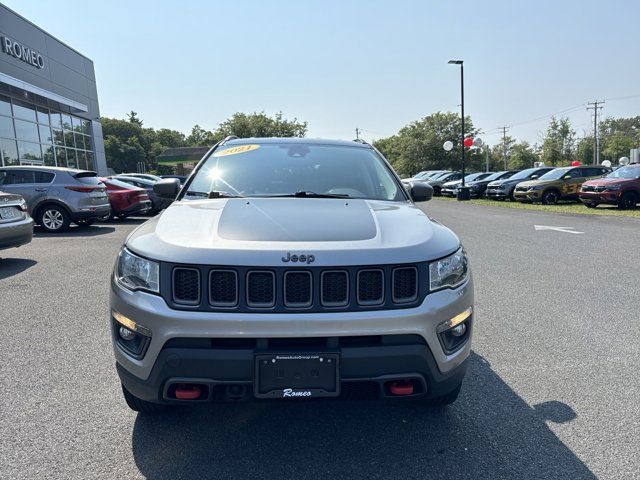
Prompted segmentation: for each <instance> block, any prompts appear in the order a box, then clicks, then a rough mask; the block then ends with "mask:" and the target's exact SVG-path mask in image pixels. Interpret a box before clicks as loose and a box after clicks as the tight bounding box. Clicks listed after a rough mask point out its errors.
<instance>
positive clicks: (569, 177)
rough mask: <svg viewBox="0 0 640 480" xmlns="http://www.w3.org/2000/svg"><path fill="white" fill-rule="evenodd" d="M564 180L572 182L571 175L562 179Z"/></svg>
mask: <svg viewBox="0 0 640 480" xmlns="http://www.w3.org/2000/svg"><path fill="white" fill-rule="evenodd" d="M562 179H563V180H571V175H565V176H564V177H562Z"/></svg>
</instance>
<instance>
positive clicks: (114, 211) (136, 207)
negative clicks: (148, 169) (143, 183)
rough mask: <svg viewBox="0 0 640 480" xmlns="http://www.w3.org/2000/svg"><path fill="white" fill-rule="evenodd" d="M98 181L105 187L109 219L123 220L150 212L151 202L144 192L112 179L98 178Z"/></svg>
mask: <svg viewBox="0 0 640 480" xmlns="http://www.w3.org/2000/svg"><path fill="white" fill-rule="evenodd" d="M100 181H101V182H102V183H104V184H105V185H106V186H107V195H108V196H109V203H110V204H111V215H110V216H111V218H115V217H119V218H124V217H128V216H129V215H133V214H135V213H146V212H148V211H149V210H151V200H150V199H149V194H148V193H147V191H146V190H144V189H142V188H138V187H134V186H133V185H129V184H128V183H125V182H121V181H120V180H116V179H114V178H100Z"/></svg>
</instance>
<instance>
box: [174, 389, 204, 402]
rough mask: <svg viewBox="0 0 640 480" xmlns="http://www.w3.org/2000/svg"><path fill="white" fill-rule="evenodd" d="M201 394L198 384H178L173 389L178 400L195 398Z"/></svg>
mask: <svg viewBox="0 0 640 480" xmlns="http://www.w3.org/2000/svg"><path fill="white" fill-rule="evenodd" d="M201 394H202V389H201V388H200V385H180V386H179V387H176V391H175V395H176V398H177V399H178V400H197V399H198V398H200V395H201Z"/></svg>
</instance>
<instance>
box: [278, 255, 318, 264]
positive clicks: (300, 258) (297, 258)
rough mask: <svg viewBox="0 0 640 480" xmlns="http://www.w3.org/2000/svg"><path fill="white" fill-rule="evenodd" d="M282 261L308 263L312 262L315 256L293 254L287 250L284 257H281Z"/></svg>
mask: <svg viewBox="0 0 640 480" xmlns="http://www.w3.org/2000/svg"><path fill="white" fill-rule="evenodd" d="M282 261H283V262H284V263H289V262H292V263H296V262H299V263H306V264H307V265H309V264H310V263H313V262H315V261H316V257H315V256H313V255H305V254H304V253H303V254H300V255H294V254H291V252H287V254H286V255H285V256H284V257H282Z"/></svg>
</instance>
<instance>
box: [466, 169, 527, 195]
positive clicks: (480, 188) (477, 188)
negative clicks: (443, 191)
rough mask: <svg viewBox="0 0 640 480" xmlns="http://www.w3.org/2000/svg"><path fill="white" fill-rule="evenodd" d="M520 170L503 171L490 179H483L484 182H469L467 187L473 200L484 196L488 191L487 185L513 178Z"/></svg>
mask: <svg viewBox="0 0 640 480" xmlns="http://www.w3.org/2000/svg"><path fill="white" fill-rule="evenodd" d="M518 172H519V170H503V171H501V172H496V173H494V174H493V175H489V176H488V177H485V178H483V179H482V180H477V181H475V182H469V183H468V184H467V187H469V191H470V193H471V197H472V198H480V197H482V195H483V194H484V191H485V190H486V189H487V185H489V184H490V183H491V182H494V181H496V180H504V179H506V178H509V177H511V176H512V175H515V174H516V173H518Z"/></svg>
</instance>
